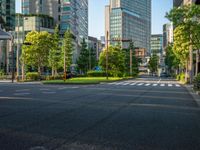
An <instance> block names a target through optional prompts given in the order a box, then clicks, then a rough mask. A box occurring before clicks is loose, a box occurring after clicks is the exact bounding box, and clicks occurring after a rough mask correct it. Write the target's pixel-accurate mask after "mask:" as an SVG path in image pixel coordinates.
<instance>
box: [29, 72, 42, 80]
mask: <svg viewBox="0 0 200 150" xmlns="http://www.w3.org/2000/svg"><path fill="white" fill-rule="evenodd" d="M39 77H40V75H39V73H38V72H27V73H26V79H28V80H34V81H36V80H38V79H39Z"/></svg>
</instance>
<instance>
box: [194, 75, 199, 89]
mask: <svg viewBox="0 0 200 150" xmlns="http://www.w3.org/2000/svg"><path fill="white" fill-rule="evenodd" d="M193 84H194V88H196V89H200V73H199V74H198V75H197V76H196V77H195V78H194V81H193Z"/></svg>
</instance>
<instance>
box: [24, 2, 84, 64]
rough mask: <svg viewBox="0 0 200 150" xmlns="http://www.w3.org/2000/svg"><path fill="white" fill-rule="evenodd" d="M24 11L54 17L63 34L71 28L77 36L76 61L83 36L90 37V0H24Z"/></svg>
mask: <svg viewBox="0 0 200 150" xmlns="http://www.w3.org/2000/svg"><path fill="white" fill-rule="evenodd" d="M22 13H23V14H43V15H48V16H51V17H53V18H54V22H55V24H57V25H59V28H60V35H61V36H63V35H64V33H65V31H67V30H68V29H69V30H71V32H72V34H73V35H74V37H75V40H74V46H75V50H74V53H73V63H75V62H76V60H77V57H78V56H79V54H80V44H81V42H82V40H83V38H85V39H88V0H34V1H33V0H22Z"/></svg>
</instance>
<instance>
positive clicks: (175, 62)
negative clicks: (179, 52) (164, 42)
mask: <svg viewBox="0 0 200 150" xmlns="http://www.w3.org/2000/svg"><path fill="white" fill-rule="evenodd" d="M165 64H166V65H167V67H168V71H169V72H170V73H172V70H173V69H178V67H179V64H180V60H179V59H178V58H177V56H176V54H175V53H174V50H173V45H172V44H170V45H168V46H167V48H166V57H165Z"/></svg>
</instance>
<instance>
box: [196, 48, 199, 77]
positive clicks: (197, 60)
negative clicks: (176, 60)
mask: <svg viewBox="0 0 200 150" xmlns="http://www.w3.org/2000/svg"><path fill="white" fill-rule="evenodd" d="M198 71H199V50H197V51H196V73H195V75H196V76H197V75H198Z"/></svg>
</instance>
